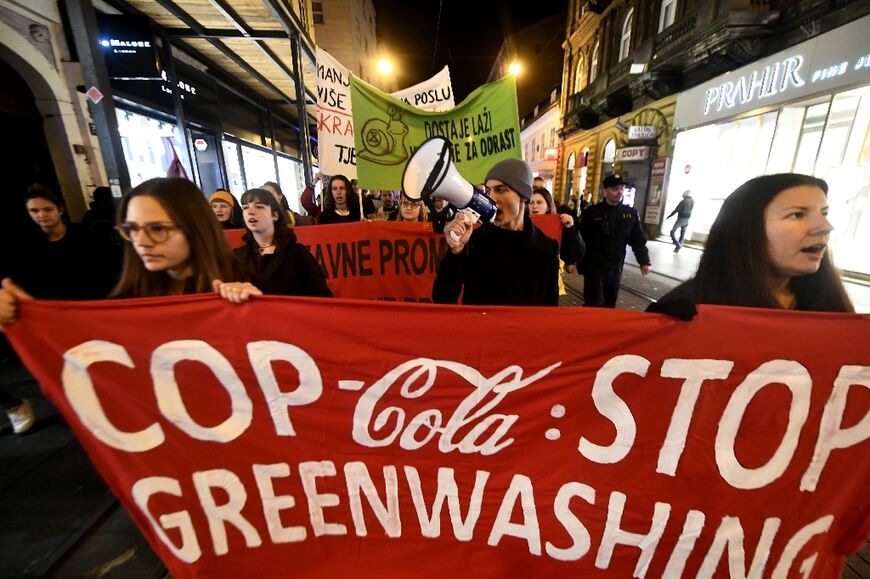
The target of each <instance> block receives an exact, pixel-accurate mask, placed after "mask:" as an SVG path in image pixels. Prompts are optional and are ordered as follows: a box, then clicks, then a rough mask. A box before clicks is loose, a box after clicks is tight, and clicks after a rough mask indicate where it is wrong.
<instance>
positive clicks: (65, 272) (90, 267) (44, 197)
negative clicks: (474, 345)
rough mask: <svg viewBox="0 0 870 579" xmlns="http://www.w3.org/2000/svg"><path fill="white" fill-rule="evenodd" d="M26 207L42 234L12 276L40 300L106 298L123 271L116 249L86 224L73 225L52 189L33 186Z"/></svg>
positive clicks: (61, 201)
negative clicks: (98, 237) (113, 250)
mask: <svg viewBox="0 0 870 579" xmlns="http://www.w3.org/2000/svg"><path fill="white" fill-rule="evenodd" d="M25 204H26V207H27V213H28V214H29V215H30V217H31V219H33V222H34V223H35V224H36V225H37V226H38V227H39V229H40V232H41V233H42V235H40V236H38V237H37V238H36V241H35V242H34V243H33V244H30V245H29V246H28V247H26V248H23V259H21V260H19V261H18V264H17V266H16V267H15V268H14V269H13V270H12V271H11V272H10V274H11V277H13V278H14V279H15V280H16V282H17V283H18V285H20V286H21V287H22V288H24V290H25V291H27V292H28V293H30V294H31V295H33V296H34V297H37V298H40V299H50V300H89V299H101V298H105V297H106V295H107V294H108V293H109V290H111V289H112V285H113V284H114V283H115V282H116V281H117V277H118V269H119V268H118V263H117V261H116V260H114V259H113V258H112V253H111V251H110V248H109V247H108V246H107V245H106V244H105V243H101V242H100V240H99V239H97V237H95V236H94V235H93V234H91V233H90V232H89V231H88V230H87V228H85V227H84V226H82V225H81V224H78V223H71V222H70V220H69V215H68V214H67V210H66V205H65V204H64V201H63V198H62V197H60V196H59V195H57V194H55V193H54V192H53V191H52V190H51V189H49V188H48V187H46V186H42V185H33V186H31V187H30V189H29V190H28V193H27V196H26V197H25Z"/></svg>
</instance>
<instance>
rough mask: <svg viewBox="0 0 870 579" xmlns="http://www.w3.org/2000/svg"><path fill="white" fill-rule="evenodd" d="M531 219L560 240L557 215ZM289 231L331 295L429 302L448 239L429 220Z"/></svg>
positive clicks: (236, 236)
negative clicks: (316, 265)
mask: <svg viewBox="0 0 870 579" xmlns="http://www.w3.org/2000/svg"><path fill="white" fill-rule="evenodd" d="M532 220H533V221H534V223H535V225H537V226H538V227H539V228H540V229H541V231H543V232H544V233H545V234H547V235H549V236H550V237H552V238H553V239H555V240H557V241H560V240H561V238H562V223H561V221H560V218H559V216H558V215H535V216H534V217H532ZM294 231H295V232H296V238H297V239H298V240H299V243H301V244H302V245H304V246H306V247H307V248H308V249H309V251H311V253H312V254H313V255H314V257H315V258H316V259H317V263H319V264H320V267H321V268H322V269H323V273H324V274H325V275H326V282H327V284H328V285H329V289H331V290H332V294H333V295H334V296H335V297H337V298H354V299H365V300H385V301H400V302H431V301H432V283H433V282H434V281H435V274H436V273H437V272H438V265H439V264H440V263H441V257H442V256H443V255H444V252H445V251H447V242H446V240H445V239H444V234H443V233H435V232H434V231H433V230H432V224H431V223H400V222H395V221H372V222H368V221H363V222H359V223H343V224H340V225H317V226H305V227H297V228H295V229H294ZM244 233H245V230H244V229H227V230H224V235H225V236H226V239H227V241H228V242H229V244H230V246H231V247H239V246H241V245H242V244H243V242H242V235H244Z"/></svg>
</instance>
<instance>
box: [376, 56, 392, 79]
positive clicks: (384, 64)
mask: <svg viewBox="0 0 870 579" xmlns="http://www.w3.org/2000/svg"><path fill="white" fill-rule="evenodd" d="M378 72H379V73H381V74H382V75H384V76H387V75H389V74H391V73H392V72H393V62H392V61H391V60H390V59H389V58H387V57H386V56H382V57H381V58H380V60H378Z"/></svg>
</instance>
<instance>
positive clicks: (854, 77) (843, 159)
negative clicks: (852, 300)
mask: <svg viewBox="0 0 870 579" xmlns="http://www.w3.org/2000/svg"><path fill="white" fill-rule="evenodd" d="M868 30H870V16H864V17H862V18H859V19H857V20H854V21H852V22H849V23H847V24H844V25H842V26H839V27H837V28H835V29H833V30H831V31H829V32H825V33H822V34H819V35H818V36H815V37H813V38H812V39H810V40H806V41H804V42H801V43H799V44H796V45H794V46H792V47H789V48H787V49H785V50H782V51H780V52H777V53H775V54H773V55H771V56H769V57H766V58H763V59H761V60H758V61H756V62H754V63H752V64H749V65H747V66H744V67H742V68H740V69H737V70H735V71H733V72H731V73H730V74H728V75H723V76H720V77H716V78H714V79H711V80H709V81H707V82H705V83H702V84H700V85H698V86H696V87H694V88H692V89H690V90H688V91H685V92H683V93H681V94H680V95H679V96H678V97H677V108H676V114H675V117H674V122H675V126H676V130H677V132H676V141H675V147H674V155H673V170H672V171H671V172H670V175H669V179H668V186H667V188H666V189H667V191H668V192H669V193H670V194H669V195H667V198H666V201H665V204H664V205H665V211H672V210H673V207H675V206H676V204H677V203H678V202H679V199H680V195H679V193H680V192H682V191H684V190H686V189H690V190H692V191H693V196H694V198H695V201H696V204H695V212H694V213H693V216H692V220H691V222H690V228H691V229H690V231H689V232H688V236H689V238H690V239H692V240H694V241H698V242H703V241H704V240H706V238H707V234H708V232H709V230H710V226H711V225H712V223H713V220H714V219H715V218H716V215H717V214H718V212H719V208H720V207H721V205H722V202H723V201H724V199H725V197H727V196H728V194H729V193H730V192H731V191H733V190H734V189H735V188H736V187H737V186H739V185H740V184H741V183H743V182H744V181H746V180H747V179H750V178H752V177H756V176H758V175H762V174H772V173H788V172H795V173H806V174H810V175H815V176H817V177H821V178H822V179H824V180H826V181H827V183H828V186H829V191H828V203H829V213H828V219H829V221H831V223H832V225H833V226H834V230H833V232H832V234H831V239H830V248H831V249H832V251H833V255H834V258H835V262H836V264H837V265H838V266H839V267H840V268H842V269H845V270H847V271H849V272H851V273H852V274H856V275H860V276H870V261H868V259H867V247H868V246H870V47H868V44H867V31H868Z"/></svg>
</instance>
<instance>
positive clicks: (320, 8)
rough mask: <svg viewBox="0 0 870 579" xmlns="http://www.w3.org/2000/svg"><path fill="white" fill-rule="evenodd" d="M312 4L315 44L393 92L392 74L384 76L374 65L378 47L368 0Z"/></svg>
mask: <svg viewBox="0 0 870 579" xmlns="http://www.w3.org/2000/svg"><path fill="white" fill-rule="evenodd" d="M312 8H313V11H314V12H313V14H314V29H315V32H316V34H317V45H318V46H320V47H321V48H323V49H324V50H325V51H327V52H328V53H330V54H331V55H332V56H334V57H335V58H336V59H337V60H338V61H339V62H340V63H341V64H343V65H344V66H345V67H347V69H348V70H349V71H350V72H352V73H353V74H355V75H357V76H358V77H359V78H361V79H363V80H364V81H366V82H368V83H370V84H373V85H375V86H377V87H378V88H380V89H381V90H383V91H385V92H394V91H396V90H398V89H399V88H400V87H399V86H398V85H397V82H396V78H395V75H387V76H384V75H383V74H381V73H379V72H378V69H377V64H378V59H379V57H380V56H381V49H380V46H379V43H378V38H377V16H376V14H375V9H374V6H373V5H372V1H371V0H322V1H314V2H312Z"/></svg>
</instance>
